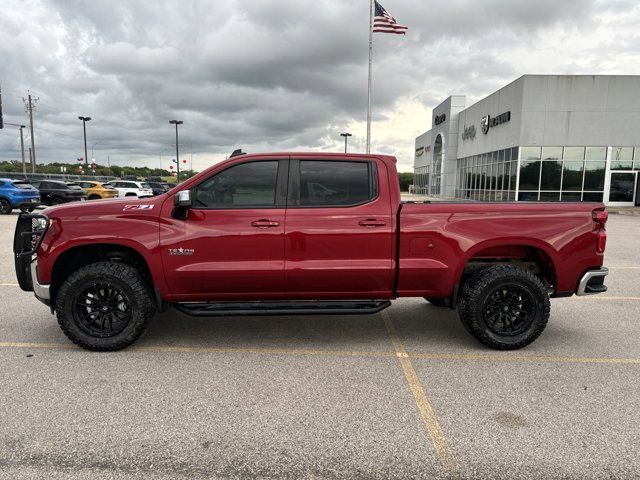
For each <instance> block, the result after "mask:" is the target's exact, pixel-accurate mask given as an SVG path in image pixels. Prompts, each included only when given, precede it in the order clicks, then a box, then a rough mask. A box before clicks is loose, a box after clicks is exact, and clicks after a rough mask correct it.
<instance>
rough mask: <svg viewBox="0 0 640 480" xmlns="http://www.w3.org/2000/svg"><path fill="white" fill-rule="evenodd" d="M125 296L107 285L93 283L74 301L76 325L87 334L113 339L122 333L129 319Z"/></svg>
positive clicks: (127, 303)
mask: <svg viewBox="0 0 640 480" xmlns="http://www.w3.org/2000/svg"><path fill="white" fill-rule="evenodd" d="M129 303H130V302H129V298H128V297H127V295H126V294H125V293H124V292H123V291H122V290H120V289H119V288H117V287H116V286H114V285H113V284H109V283H95V284H93V285H91V286H89V287H88V288H86V289H85V290H84V291H83V292H81V293H80V294H79V295H78V296H77V297H76V300H75V309H74V312H73V314H74V317H75V320H76V323H77V325H78V326H79V327H80V328H81V329H82V330H83V331H84V332H85V333H87V334H89V335H91V336H93V337H98V338H108V337H113V336H115V335H117V334H119V333H120V332H122V331H123V330H124V329H125V328H126V326H127V325H128V324H129V321H130V319H131V309H130V306H129Z"/></svg>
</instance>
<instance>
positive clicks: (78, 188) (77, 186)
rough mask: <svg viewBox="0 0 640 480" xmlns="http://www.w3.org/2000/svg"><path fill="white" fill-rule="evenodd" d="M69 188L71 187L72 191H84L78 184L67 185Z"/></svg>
mask: <svg viewBox="0 0 640 480" xmlns="http://www.w3.org/2000/svg"><path fill="white" fill-rule="evenodd" d="M67 187H69V188H70V189H71V190H82V187H81V186H80V185H78V184H77V183H67Z"/></svg>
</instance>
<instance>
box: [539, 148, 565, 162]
mask: <svg viewBox="0 0 640 480" xmlns="http://www.w3.org/2000/svg"><path fill="white" fill-rule="evenodd" d="M542 159H543V160H562V147H543V148H542Z"/></svg>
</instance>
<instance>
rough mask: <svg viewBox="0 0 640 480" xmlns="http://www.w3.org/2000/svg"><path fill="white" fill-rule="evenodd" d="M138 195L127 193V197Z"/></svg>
mask: <svg viewBox="0 0 640 480" xmlns="http://www.w3.org/2000/svg"><path fill="white" fill-rule="evenodd" d="M137 196H138V195H136V194H135V193H127V194H126V195H125V197H137Z"/></svg>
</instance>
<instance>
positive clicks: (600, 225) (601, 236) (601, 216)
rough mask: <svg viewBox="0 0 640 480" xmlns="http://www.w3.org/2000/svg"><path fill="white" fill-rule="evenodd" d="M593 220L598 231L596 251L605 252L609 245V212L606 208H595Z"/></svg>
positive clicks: (596, 231)
mask: <svg viewBox="0 0 640 480" xmlns="http://www.w3.org/2000/svg"><path fill="white" fill-rule="evenodd" d="M592 217H593V221H594V222H595V224H596V225H595V229H594V230H595V233H596V252H597V253H604V250H605V248H606V247H607V231H606V230H605V227H606V224H607V219H608V218H609V213H608V212H607V211H606V210H594V211H593V212H592Z"/></svg>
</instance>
